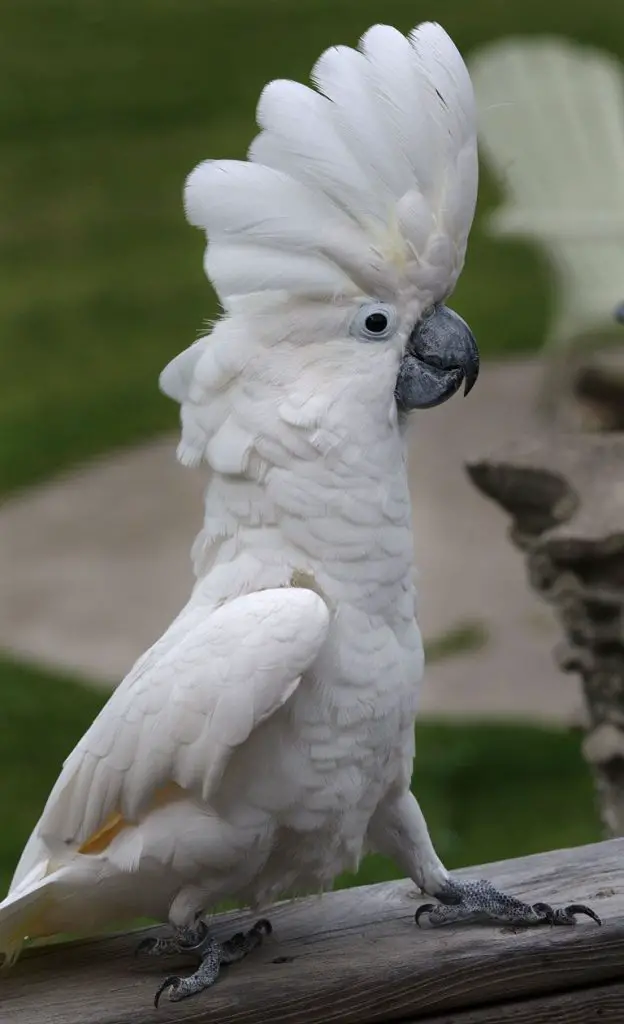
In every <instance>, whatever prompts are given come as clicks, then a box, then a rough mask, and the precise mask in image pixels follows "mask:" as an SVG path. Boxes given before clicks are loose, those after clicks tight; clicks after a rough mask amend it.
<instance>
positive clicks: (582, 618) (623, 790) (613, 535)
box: [468, 433, 624, 836]
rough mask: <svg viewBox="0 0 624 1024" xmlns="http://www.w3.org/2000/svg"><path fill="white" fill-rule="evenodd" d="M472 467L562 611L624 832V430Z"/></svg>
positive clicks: (586, 748)
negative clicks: (510, 517) (508, 521)
mask: <svg viewBox="0 0 624 1024" xmlns="http://www.w3.org/2000/svg"><path fill="white" fill-rule="evenodd" d="M468 472H469V474H470V476H471V478H472V480H473V482H474V483H475V484H476V485H477V487H479V488H480V490H482V491H483V493H484V494H486V495H487V496H488V497H490V498H492V499H493V500H495V501H497V502H498V503H499V505H501V506H502V507H503V508H504V509H505V511H506V512H508V513H509V514H510V515H511V516H512V528H511V538H512V540H513V541H514V542H515V543H516V544H517V546H518V547H520V548H521V549H522V550H523V551H524V554H525V556H526V561H527V568H528V571H529V579H530V581H531V583H532V585H533V586H534V587H535V589H536V590H537V591H539V593H540V594H542V596H543V597H544V598H545V599H546V600H547V601H549V602H550V603H551V604H552V605H553V607H554V609H555V611H556V613H557V615H558V617H559V620H560V622H561V625H562V629H563V634H564V642H563V643H562V644H561V647H560V649H559V652H558V657H559V663H560V665H561V668H562V669H563V670H564V671H567V672H578V674H579V675H580V677H581V681H582V685H583V692H584V695H585V702H586V719H587V721H586V727H587V735H586V738H585V742H584V744H583V753H584V755H585V758H586V760H587V761H588V763H589V764H590V766H591V769H592V772H593V775H594V779H595V781H596V788H597V792H598V798H599V802H600V810H601V814H602V819H603V822H604V825H605V828H606V830H607V833H608V834H611V835H618V836H621V835H624V434H617V433H613V434H603V435H596V434H570V435H567V436H560V437H552V438H543V439H540V440H534V441H523V442H521V443H519V444H517V445H515V446H514V447H513V448H508V449H507V450H505V451H504V452H502V453H500V454H496V455H493V456H489V457H487V458H482V459H479V460H477V461H474V462H472V463H470V464H469V466H468Z"/></svg>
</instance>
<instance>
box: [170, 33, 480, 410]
mask: <svg viewBox="0 0 624 1024" xmlns="http://www.w3.org/2000/svg"><path fill="white" fill-rule="evenodd" d="M312 78H313V82H314V84H315V86H316V89H313V88H309V87H307V86H304V85H300V84H298V83H295V82H290V81H275V82H271V83H270V84H269V85H268V86H267V87H266V88H265V89H264V91H263V93H262V95H261V97H260V101H259V104H258V109H257V120H258V124H259V126H260V129H261V131H260V134H259V135H258V136H257V138H256V139H255V140H254V142H253V143H252V146H251V148H250V151H249V158H248V160H247V161H236V160H217V161H206V162H204V163H202V164H200V165H199V166H198V167H197V168H196V169H195V170H194V171H193V172H192V174H191V175H190V176H189V178H188V180H187V183H186V189H185V206H186V213H187V217H188V219H189V221H190V222H191V223H192V224H194V225H196V226H197V227H200V228H202V229H203V230H204V231H205V232H206V235H207V240H208V245H207V248H206V251H205V258H204V267H205V271H206V274H207V276H208V277H209V279H210V280H211V282H212V284H213V286H214V288H215V290H216V292H217V295H218V297H219V300H220V302H221V305H222V307H223V311H224V317H223V318H222V320H221V321H220V322H219V323H218V324H217V326H216V328H215V330H214V331H213V334H212V335H211V336H210V338H209V339H207V340H205V341H203V342H201V343H199V345H197V346H194V347H193V348H192V349H191V350H189V351H188V353H183V354H182V356H180V357H178V359H177V360H174V362H173V363H172V364H170V366H169V367H168V368H167V369H166V370H165V371H164V374H163V376H162V377H161V385H162V387H163V390H164V391H165V392H166V393H167V394H169V395H171V397H174V398H176V399H178V400H179V401H181V402H182V404H183V413H184V402H185V401H186V399H187V398H188V394H189V388H190V387H191V386H192V385H193V382H194V386H195V393H196V394H197V395H198V396H199V394H200V390H199V384H198V380H199V378H202V379H203V381H204V385H206V386H207V384H206V382H208V384H209V387H210V388H212V389H213V390H216V392H218V394H219V395H223V393H224V387H223V386H222V384H223V381H225V380H226V378H227V380H230V381H231V380H232V379H234V378H235V377H236V375H237V374H242V375H245V374H246V375H247V376H248V378H249V377H250V376H251V377H252V378H254V379H255V380H256V381H258V386H259V388H261V386H262V383H265V384H266V383H267V382H269V381H270V382H272V384H273V385H275V386H277V385H283V387H284V388H285V389H287V390H288V392H289V394H293V392H294V393H298V394H299V406H300V407H303V405H305V403H306V401H308V400H310V401H311V400H312V399H313V397H314V396H313V392H314V390H315V389H316V390H317V391H319V390H323V389H326V390H327V391H328V392H329V391H332V392H333V393H334V396H336V395H337V393H338V391H340V389H342V390H343V392H344V393H345V394H347V393H348V391H349V389H350V388H351V389H354V388H357V387H358V384H361V385H362V386H361V388H360V397H362V396H364V397H365V402H368V401H369V400H370V401H371V402H374V401H376V399H380V400H381V401H382V402H383V401H386V400H387V403H388V404H392V405H393V406H394V407H395V408H398V410H400V411H401V412H402V413H405V412H409V411H410V410H412V409H429V408H432V407H433V406H436V405H439V404H440V403H442V402H444V401H446V400H447V399H448V398H450V397H452V396H453V395H454V394H456V393H457V392H458V391H459V389H460V387H461V385H462V384H463V385H464V391H465V393H466V394H467V393H468V392H469V391H470V390H471V388H472V387H473V385H474V383H475V381H476V379H477V374H478V370H479V356H478V350H477V346H476V343H475V339H474V337H473V335H472V333H471V331H470V329H469V327H468V325H467V324H466V323H465V322H464V320H462V318H461V317H460V316H459V315H458V314H457V313H454V312H453V311H452V310H451V309H449V308H448V306H447V305H446V304H445V301H446V299H447V297H448V296H449V295H450V293H451V292H452V290H453V288H454V286H455V283H456V281H457V278H458V276H459V274H460V272H461V269H462V266H463V262H464V256H465V250H466V243H467V238H468V233H469V230H470V227H471V224H472V220H473V216H474V208H475V202H476V193H477V150H476V118H475V106H474V97H473V93H472V86H471V82H470V79H469V76H468V72H467V70H466V67H465V65H464V62H463V60H462V58H461V56H460V54H459V53H458V51H457V49H456V48H455V46H454V44H453V43H452V41H451V40H450V39H449V37H448V36H447V35H446V33H445V32H444V30H443V29H442V28H440V26H438V25H434V24H429V23H427V24H423V25H421V26H419V27H418V28H416V29H415V30H414V31H413V32H412V33H411V34H410V35H409V36H407V37H406V36H403V35H402V34H401V33H400V32H398V31H397V30H395V29H393V28H390V27H388V26H384V25H376V26H374V27H373V28H371V29H370V30H369V31H368V32H367V33H366V34H365V35H364V37H363V38H362V40H361V41H360V45H359V48H358V49H357V50H354V49H350V48H348V47H345V46H338V47H333V48H332V49H330V50H328V51H326V52H325V53H324V54H323V55H322V56H321V58H320V59H319V61H318V62H317V64H316V66H315V68H314V70H313V72H312ZM200 357H201V360H200ZM198 360H200V361H199V362H198ZM217 364H218V367H220V369H218V367H217ZM226 364H227V370H225V371H224V370H223V367H224V365H226ZM200 365H203V370H202V371H201V372H199V369H198V368H199V367H200ZM198 373H199V377H198ZM220 373H221V374H222V377H219V374H220ZM223 374H225V376H223ZM219 381H221V383H219ZM196 400H197V401H199V398H197V399H196ZM360 406H361V407H362V408H363V406H362V403H361V402H360ZM302 416H303V414H302ZM183 419H184V415H183Z"/></svg>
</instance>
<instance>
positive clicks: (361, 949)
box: [0, 839, 624, 1024]
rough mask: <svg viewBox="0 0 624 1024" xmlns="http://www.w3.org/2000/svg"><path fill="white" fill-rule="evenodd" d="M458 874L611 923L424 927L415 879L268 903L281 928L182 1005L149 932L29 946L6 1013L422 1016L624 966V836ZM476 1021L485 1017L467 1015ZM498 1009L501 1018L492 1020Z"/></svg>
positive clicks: (326, 1019)
mask: <svg viewBox="0 0 624 1024" xmlns="http://www.w3.org/2000/svg"><path fill="white" fill-rule="evenodd" d="M458 875H462V876H463V877H473V878H474V877H487V878H489V879H491V880H492V881H493V882H494V883H495V884H496V885H498V886H500V887H501V888H503V889H505V890H507V891H510V892H513V893H516V894H518V895H519V896H522V897H525V898H528V899H530V900H531V901H533V902H535V901H537V900H547V901H552V902H555V903H563V902H583V901H586V902H590V903H591V904H592V905H593V906H594V908H595V909H596V910H597V912H598V913H599V914H600V915H601V916H602V918H603V921H604V924H603V927H602V928H598V927H596V925H594V924H593V923H592V922H591V921H587V922H585V921H581V923H580V924H579V925H578V926H577V927H576V928H557V929H552V928H548V927H543V928H538V929H535V930H530V931H523V932H520V933H514V932H512V931H510V930H509V929H503V928H500V927H498V928H496V927H493V928H491V927H481V926H479V927H475V926H464V927H451V928H446V929H441V930H439V931H432V930H427V929H422V930H420V929H417V928H415V927H414V923H413V915H414V911H415V909H416V907H417V906H418V901H417V900H414V899H410V894H411V893H412V892H413V886H412V885H411V884H410V883H408V882H396V883H388V884H382V885H376V886H368V887H365V888H361V889H350V890H345V891H343V892H339V893H331V894H328V895H327V896H323V897H318V898H313V899H307V900H301V901H298V902H295V903H289V904H281V905H280V906H278V907H276V908H275V909H274V911H273V912H272V913H271V915H270V917H271V920H272V922H273V925H274V928H275V936H274V938H272V939H270V940H268V941H267V942H266V943H265V945H264V946H263V947H262V949H261V950H259V951H257V952H256V953H255V954H254V955H253V956H251V957H249V959H248V960H246V961H244V962H243V963H242V964H238V965H234V966H232V967H231V968H229V969H228V971H227V973H225V972H224V974H223V977H222V978H221V979H220V980H219V982H218V983H217V985H216V986H215V987H214V989H212V990H211V991H210V992H208V993H205V994H203V995H200V996H197V997H195V998H194V999H191V1000H189V1001H186V1002H182V1003H178V1004H174V1003H168V1002H166V1001H165V1000H163V1002H162V1003H161V1007H160V1009H159V1010H155V1009H154V1008H153V1005H152V999H153V994H154V991H155V988H156V987H157V985H158V983H159V981H160V980H161V979H162V978H163V977H164V976H165V974H166V973H170V969H171V968H172V967H176V966H179V965H176V963H175V961H170V962H168V963H167V964H162V963H157V962H155V961H149V960H148V961H146V962H142V961H137V960H135V959H133V956H132V952H133V949H134V946H135V944H136V942H137V935H143V934H145V932H140V933H137V932H135V933H134V934H132V935H122V936H115V937H110V938H105V939H102V940H97V941H91V942H81V943H74V944H68V945H63V946H60V945H57V946H49V947H43V948H39V949H35V950H32V951H31V952H30V953H29V954H28V955H26V956H24V957H23V958H22V960H21V961H20V962H19V963H18V964H17V966H16V967H15V968H14V969H12V970H11V971H10V972H9V973H7V974H5V975H2V976H0V1021H1V1022H2V1024H156V1022H163V1024H167V1022H169V1021H177V1022H193V1024H216V1022H217V1021H218V1022H219V1024H269V1022H270V1024H295V1022H303V1021H305V1022H306V1024H321V1022H323V1024H330V1022H341V1024H369V1022H370V1024H372V1022H380V1021H395V1020H406V1019H407V1020H409V1019H411V1020H414V1021H416V1020H427V1019H428V1018H429V1019H430V1018H432V1016H433V1015H434V1014H443V1013H447V1014H448V1013H451V1012H456V1011H457V1012H459V1011H460V1010H462V1011H467V1010H469V1009H470V1008H471V1007H477V1006H481V1005H484V1004H486V1005H487V1004H494V1003H499V1004H501V1003H502V1004H504V1005H507V1004H509V1003H510V1002H511V1001H512V1000H514V999H516V998H523V999H529V998H532V997H538V996H544V995H547V994H550V993H562V992H567V991H568V990H570V989H571V988H579V989H580V988H584V987H585V988H586V987H588V986H591V985H593V986H599V985H601V984H603V985H604V984H605V983H607V982H612V981H617V980H619V979H620V977H621V976H622V973H623V965H624V839H617V840H611V841H609V842H606V843H598V844H595V845H593V846H587V847H580V848H578V849H574V850H563V851H557V852H553V853H548V854H540V855H538V856H535V857H526V858H521V859H519V860H514V861H505V862H502V863H498V864H492V865H489V866H487V867H484V868H473V869H470V870H466V871H463V872H458ZM243 919H244V920H248V918H246V917H245V916H244V915H241V914H229V915H223V916H222V917H220V918H219V919H217V920H216V921H215V931H216V932H217V934H218V935H227V933H228V932H231V931H232V930H235V929H236V928H237V927H238V926H239V923H240V922H241V920H243ZM150 931H153V930H150ZM276 961H278V962H276ZM447 1019H448V1020H449V1021H450V1020H452V1019H453V1017H450V1018H447ZM473 1019H474V1020H475V1021H478V1020H484V1019H485V1020H487V1019H488V1018H483V1017H478V1016H477V1017H474V1018H470V1017H468V1018H466V1021H472V1020H473ZM494 1019H497V1020H498V1019H501V1020H505V1018H504V1017H497V1018H493V1017H490V1018H489V1020H492V1021H493V1020H494ZM508 1019H509V1020H514V1018H513V1017H509V1018H508ZM517 1019H518V1020H523V1018H522V1017H519V1018H517ZM538 1019H539V1018H538ZM561 1019H562V1020H563V1018H561ZM567 1019H569V1020H570V1021H574V1018H573V1017H570V1018H567ZM589 1019H591V1018H589ZM605 1019H607V1020H608V1019H609V1018H608V1017H607V1018H605ZM553 1020H555V1021H556V1020H557V1018H556V1017H554V1018H553ZM458 1021H461V1017H458Z"/></svg>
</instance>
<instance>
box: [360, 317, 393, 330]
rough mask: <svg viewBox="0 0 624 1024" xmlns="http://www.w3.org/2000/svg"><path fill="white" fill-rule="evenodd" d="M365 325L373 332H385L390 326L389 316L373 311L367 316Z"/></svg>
mask: <svg viewBox="0 0 624 1024" xmlns="http://www.w3.org/2000/svg"><path fill="white" fill-rule="evenodd" d="M364 326H365V327H366V330H367V331H370V332H371V334H383V332H384V331H385V329H386V327H387V326H388V317H387V316H386V314H385V313H371V314H370V316H367V317H366V320H365V321H364Z"/></svg>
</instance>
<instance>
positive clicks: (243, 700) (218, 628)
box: [13, 588, 329, 885]
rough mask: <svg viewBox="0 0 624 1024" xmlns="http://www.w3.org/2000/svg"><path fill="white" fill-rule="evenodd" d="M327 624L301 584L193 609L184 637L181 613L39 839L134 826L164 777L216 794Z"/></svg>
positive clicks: (134, 677) (127, 689)
mask: <svg viewBox="0 0 624 1024" xmlns="http://www.w3.org/2000/svg"><path fill="white" fill-rule="evenodd" d="M328 624H329V613H328V610H327V606H326V605H325V603H324V602H323V601H322V600H321V598H320V597H318V596H317V595H316V594H314V593H312V591H309V590H304V589H297V588H284V589H279V590H265V591H260V592H258V593H254V594H249V595H246V596H244V597H240V598H237V599H236V600H234V601H232V602H230V603H228V604H226V605H224V606H222V607H221V608H219V609H217V610H216V611H213V612H212V613H208V614H207V613H206V611H205V609H204V610H202V609H197V610H195V611H194V612H193V613H192V614H191V615H190V617H189V621H188V622H187V627H188V628H186V632H184V629H185V620H184V619H178V620H176V623H174V626H175V628H176V630H177V633H178V635H179V634H180V633H183V635H182V637H181V638H179V639H178V641H177V643H175V644H174V645H173V646H172V647H167V645H166V643H163V641H165V640H166V634H165V637H164V638H163V640H161V641H160V642H159V644H156V645H155V647H154V648H152V650H151V651H150V652H148V654H147V655H146V656H144V657H143V658H142V659H141V660H140V661H139V662H138V663H137V666H136V667H135V670H134V671H133V672H132V673H130V675H129V676H128V677H127V678H126V679H125V680H124V682H123V683H122V684H121V685H120V686H119V687H118V689H117V690H116V691H115V693H114V694H113V695H112V697H111V699H110V700H109V701H108V703H107V704H106V705H105V707H104V708H103V710H102V711H101V713H100V715H99V716H98V717H97V718H96V720H95V722H94V723H93V725H92V726H91V728H90V729H89V730H88V731H87V733H86V734H85V735H84V737H83V738H82V740H81V741H80V742H79V743H78V745H77V747H76V748H75V749H74V751H73V752H72V753H71V754H70V756H69V758H68V759H67V761H66V762H65V765H64V767H63V770H62V772H61V775H60V776H59V779H58V781H57V783H56V785H55V786H54V789H53V790H52V792H51V794H50V797H49V799H48V802H47V804H46V806H45V809H44V811H43V814H42V817H41V820H40V822H39V825H38V826H37V829H36V832H37V834H38V836H39V837H41V838H42V839H43V840H44V841H47V842H48V843H49V844H50V845H51V846H52V847H54V846H55V845H56V846H58V844H59V843H60V842H65V843H69V844H80V843H83V842H85V841H87V840H88V839H89V838H90V837H92V836H93V835H94V834H95V833H96V832H97V831H98V829H100V828H101V827H102V826H103V824H104V822H105V821H106V819H107V817H108V816H109V815H110V814H111V813H114V812H119V813H121V814H122V815H123V817H124V818H125V819H127V820H128V821H136V819H137V818H138V817H139V816H140V815H141V813H142V812H144V811H145V810H146V808H148V807H149V805H150V802H151V800H152V799H153V797H154V794H155V792H156V791H157V790H158V789H159V788H160V787H162V786H165V785H167V784H169V783H176V784H177V785H179V786H181V787H182V788H184V789H186V790H188V791H190V792H191V793H193V794H194V795H196V796H197V797H198V798H200V799H202V800H209V798H210V795H211V793H212V792H213V791H214V790H215V787H217V786H218V783H219V780H220V777H221V775H222V772H223V770H224V768H225V766H226V764H227V761H228V758H229V756H230V754H231V752H232V750H233V749H234V748H235V747H238V746H239V745H240V744H242V743H244V742H245V740H246V739H247V738H248V737H249V735H250V734H251V732H252V731H253V730H254V729H255V728H256V727H257V726H258V725H259V724H260V723H261V722H262V721H264V720H265V719H266V718H268V717H269V716H270V715H272V714H273V713H274V712H275V711H276V710H277V709H278V708H279V707H281V705H282V704H284V702H285V701H287V700H288V698H289V697H290V695H291V694H292V693H293V692H294V690H295V689H296V687H297V685H298V684H299V681H300V677H301V674H302V673H303V672H305V670H306V669H307V668H309V666H310V665H311V664H312V662H313V661H314V659H315V658H316V656H317V655H318V653H319V651H320V649H321V647H322V645H323V643H324V640H325V637H326V634H327V629H328ZM27 867H28V865H27V864H24V865H23V869H24V870H26V869H27ZM22 874H23V871H22V870H19V869H18V873H17V874H16V878H15V879H14V883H13V884H14V885H16V884H18V883H19V877H18V875H19V876H21V875H22Z"/></svg>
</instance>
